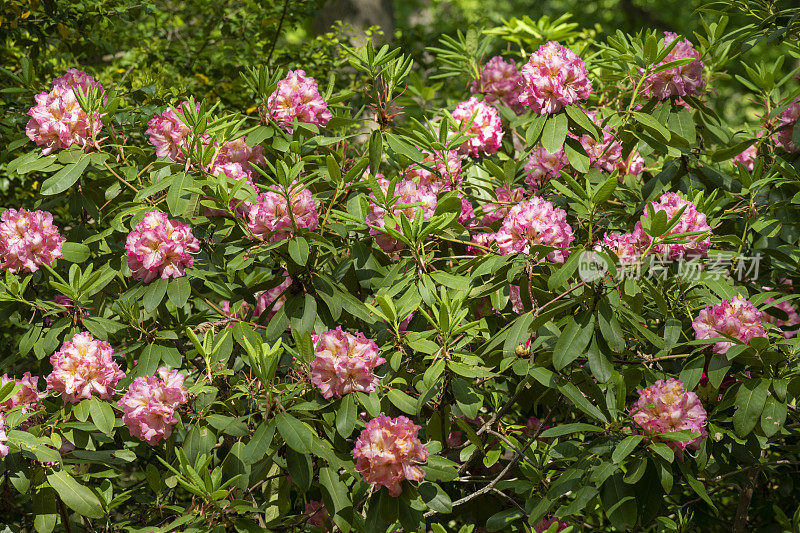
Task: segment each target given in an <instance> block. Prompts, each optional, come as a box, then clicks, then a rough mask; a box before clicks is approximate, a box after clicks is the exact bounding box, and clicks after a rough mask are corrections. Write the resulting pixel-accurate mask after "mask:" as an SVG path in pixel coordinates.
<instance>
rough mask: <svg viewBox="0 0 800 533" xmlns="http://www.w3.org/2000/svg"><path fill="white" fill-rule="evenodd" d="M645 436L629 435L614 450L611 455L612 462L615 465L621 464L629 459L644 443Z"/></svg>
mask: <svg viewBox="0 0 800 533" xmlns="http://www.w3.org/2000/svg"><path fill="white" fill-rule="evenodd" d="M643 438H644V436H643V435H629V436H627V437H625V438H624V439H623V440H622V442H620V443H619V444H618V445H617V447H616V448H615V449H614V453H612V454H611V460H612V461H614V462H615V463H621V462H622V460H623V459H625V458H626V457H628V456H629V455H630V454H631V452H632V451H633V450H635V449H636V447H637V446H638V445H639V443H640V442H642V439H643Z"/></svg>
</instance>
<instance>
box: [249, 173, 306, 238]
mask: <svg viewBox="0 0 800 533" xmlns="http://www.w3.org/2000/svg"><path fill="white" fill-rule="evenodd" d="M287 195H288V197H289V198H288V201H287ZM318 206H319V204H318V203H317V201H316V200H314V196H313V195H312V194H311V191H310V190H308V189H307V188H306V187H304V186H302V185H301V184H299V183H297V182H296V181H294V182H292V183H291V185H289V190H288V191H284V190H278V189H275V188H273V189H270V190H268V191H267V192H265V193H261V194H260V195H259V196H258V201H257V202H256V203H254V204H253V205H251V206H250V210H249V211H248V212H247V217H248V222H247V227H249V228H250V231H251V232H253V235H255V236H257V237H260V238H262V239H266V240H268V241H269V242H278V241H281V240H284V239H288V238H290V237H291V236H292V235H293V234H294V231H295V228H298V229H300V228H307V229H309V230H312V231H313V230H315V229H317V226H318V225H319V213H317V207H318Z"/></svg>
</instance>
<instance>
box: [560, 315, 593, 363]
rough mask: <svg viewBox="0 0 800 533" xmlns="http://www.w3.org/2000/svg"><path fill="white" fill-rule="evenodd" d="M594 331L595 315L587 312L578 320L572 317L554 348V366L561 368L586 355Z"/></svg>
mask: <svg viewBox="0 0 800 533" xmlns="http://www.w3.org/2000/svg"><path fill="white" fill-rule="evenodd" d="M593 333H594V315H592V314H590V313H585V314H583V315H581V316H580V317H579V318H578V320H576V319H574V318H570V319H569V322H567V325H566V327H565V328H564V331H563V332H562V333H561V336H560V337H559V338H558V341H557V342H556V346H555V348H554V349H553V366H554V367H555V369H556V370H561V369H562V368H564V367H565V366H567V365H568V364H570V363H571V362H572V361H574V360H575V359H577V358H578V357H580V356H581V355H584V353H585V352H586V347H587V346H589V342H590V341H591V340H592V334H593Z"/></svg>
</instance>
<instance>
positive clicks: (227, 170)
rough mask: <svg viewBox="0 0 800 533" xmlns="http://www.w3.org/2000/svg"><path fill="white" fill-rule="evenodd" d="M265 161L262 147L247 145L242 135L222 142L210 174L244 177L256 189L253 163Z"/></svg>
mask: <svg viewBox="0 0 800 533" xmlns="http://www.w3.org/2000/svg"><path fill="white" fill-rule="evenodd" d="M265 163H266V159H265V158H264V149H263V148H262V147H261V146H258V145H256V146H253V147H252V148H251V147H250V146H247V143H246V142H245V140H244V137H239V138H238V139H235V140H233V141H228V142H226V143H223V144H222V146H220V148H219V153H218V154H217V158H216V159H215V160H214V166H213V167H212V168H211V171H210V172H211V174H219V173H220V172H222V173H223V174H225V175H226V176H228V177H231V178H234V179H246V180H247V183H249V184H250V186H251V187H252V188H253V190H256V186H255V181H254V180H253V176H254V175H255V174H256V171H255V170H254V169H253V165H258V166H263V165H264V164H265Z"/></svg>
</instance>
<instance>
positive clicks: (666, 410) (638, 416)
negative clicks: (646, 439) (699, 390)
mask: <svg viewBox="0 0 800 533" xmlns="http://www.w3.org/2000/svg"><path fill="white" fill-rule="evenodd" d="M638 392H639V399H638V400H637V401H636V403H635V404H634V405H633V407H631V410H630V412H631V414H632V415H633V421H634V424H635V426H634V427H635V428H636V429H637V430H638V431H641V432H642V433H644V434H647V435H654V436H655V435H658V434H659V433H667V432H672V431H683V430H689V431H691V432H692V433H700V436H698V437H695V438H693V439H689V440H682V441H681V440H667V441H666V444H667V445H668V446H669V447H670V448H673V449H674V450H675V451H676V452H679V453H681V452H683V450H685V449H686V448H687V447H689V446H692V447H697V446H699V445H700V442H701V441H702V440H703V438H705V436H706V434H707V431H706V429H705V427H704V426H705V422H706V410H705V409H703V404H702V403H700V399H699V398H698V397H697V394H695V393H694V392H689V391H687V390H686V386H685V385H684V384H683V382H682V381H681V380H679V379H668V380H666V381H665V380H663V379H659V380H658V381H656V382H655V383H653V384H652V385H650V386H649V387H646V388H644V389H639V390H638Z"/></svg>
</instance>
